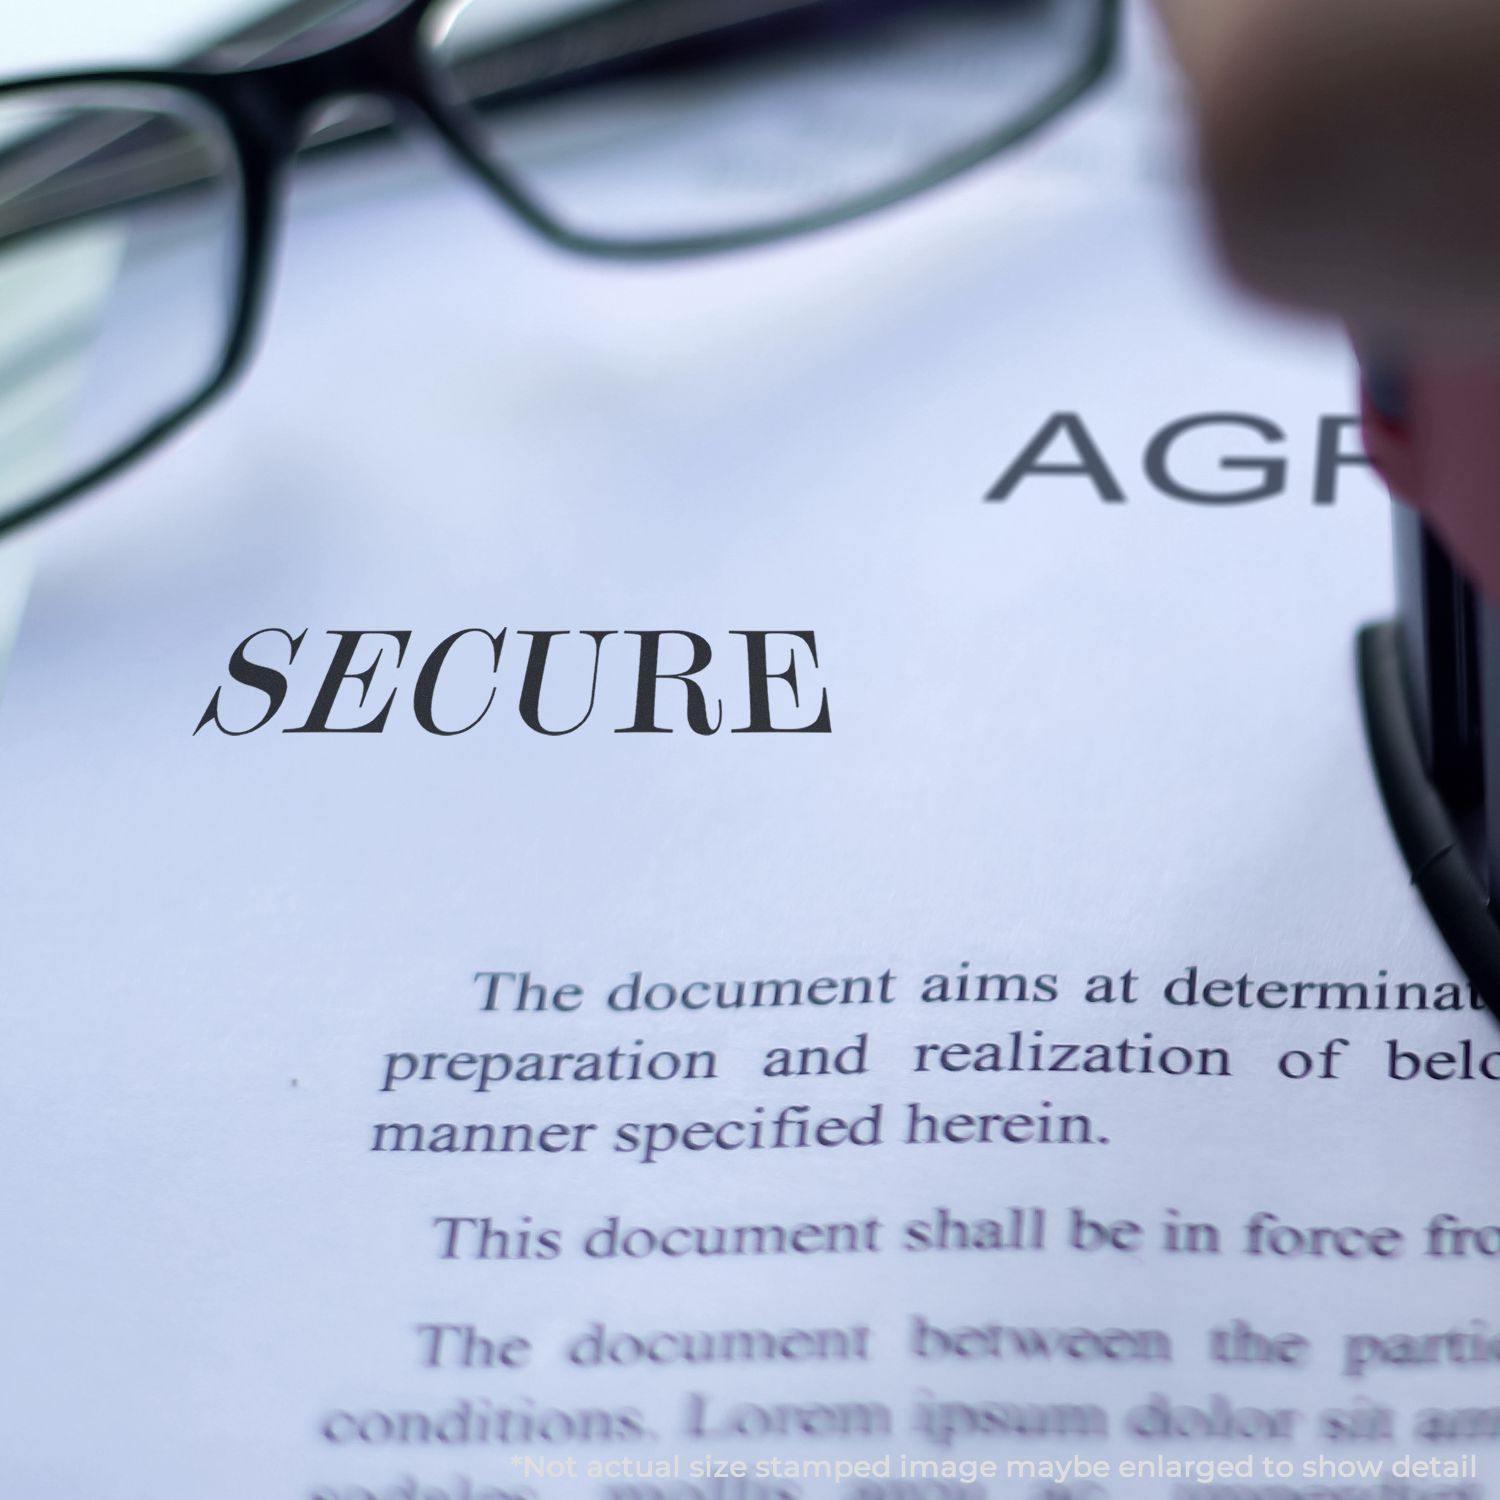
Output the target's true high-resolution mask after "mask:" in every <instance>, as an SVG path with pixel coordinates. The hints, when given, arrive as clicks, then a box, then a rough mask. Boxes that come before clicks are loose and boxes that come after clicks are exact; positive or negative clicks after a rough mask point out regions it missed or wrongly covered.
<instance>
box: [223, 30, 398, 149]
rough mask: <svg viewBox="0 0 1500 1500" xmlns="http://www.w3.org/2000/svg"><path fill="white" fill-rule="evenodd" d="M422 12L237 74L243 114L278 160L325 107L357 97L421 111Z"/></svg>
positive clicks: (298, 139) (293, 146)
mask: <svg viewBox="0 0 1500 1500" xmlns="http://www.w3.org/2000/svg"><path fill="white" fill-rule="evenodd" d="M422 9H425V7H412V8H410V9H407V10H403V11H402V12H400V13H399V14H397V15H396V16H394V17H393V18H392V19H391V20H390V21H388V22H386V23H385V24H384V25H381V26H379V27H376V28H375V29H374V30H372V31H369V32H366V33H364V34H362V35H359V36H355V37H350V38H348V39H347V40H344V41H341V42H337V43H335V44H334V45H332V46H329V47H325V48H323V49H321V50H319V51H316V52H311V53H308V54H307V55H306V56H303V57H296V58H290V59H288V60H287V61H285V62H278V63H272V64H269V65H267V66H265V67H261V68H255V69H251V70H249V71H247V72H245V73H243V74H241V75H240V77H241V80H242V85H243V90H242V98H243V102H244V104H245V105H246V106H247V109H246V113H247V114H248V115H249V116H250V117H251V118H252V119H253V120H254V123H255V126H256V128H257V130H258V131H259V133H260V134H261V135H262V137H263V138H265V139H266V140H267V142H268V144H270V145H272V146H273V147H274V148H275V149H276V152H277V154H278V155H280V156H282V157H287V156H290V155H291V154H292V153H293V152H295V150H296V149H297V147H298V145H299V144H300V143H301V141H302V139H303V136H304V135H305V133H306V131H307V129H308V127H309V125H310V124H311V122H312V121H313V119H314V118H315V117H316V116H317V115H318V114H319V113H320V112H321V111H322V110H323V109H324V108H325V107H326V106H327V105H329V104H330V103H333V102H334V101H336V100H339V99H348V98H352V97H354V98H357V97H360V96H364V97H367V98H369V97H373V98H380V99H386V100H389V101H390V102H392V103H394V104H397V105H416V106H419V107H420V106H422V105H423V104H424V103H425V101H426V98H427V94H428V90H427V86H426V80H425V76H424V74H423V71H422V68H421V63H420V60H419V51H418V48H417V46H416V37H415V29H414V22H415V21H417V20H419V18H420V13H421V10H422Z"/></svg>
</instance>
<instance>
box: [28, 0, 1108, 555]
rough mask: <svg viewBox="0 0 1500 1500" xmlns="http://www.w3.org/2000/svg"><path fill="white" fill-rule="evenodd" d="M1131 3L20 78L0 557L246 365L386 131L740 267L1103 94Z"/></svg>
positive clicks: (610, 244) (492, 7)
mask: <svg viewBox="0 0 1500 1500" xmlns="http://www.w3.org/2000/svg"><path fill="white" fill-rule="evenodd" d="M1117 9H1118V0H615V3H609V4H604V5H599V4H591V3H589V0H467V3H465V0H297V3H294V4H292V5H289V6H287V7H285V8H284V9H282V10H280V11H277V12H276V13H275V14H273V15H271V16H269V17H267V18H266V19H264V20H263V21H261V22H258V23H256V24H255V25H254V26H252V27H250V28H248V29H246V30H244V31H242V32H240V33H238V34H237V35H235V36H233V37H231V38H230V39H229V40H228V41H226V42H225V43H222V44H221V45H219V46H217V47H215V48H213V49H212V50H211V51H209V52H207V53H204V54H202V55H201V56H199V57H197V58H195V59H193V60H192V62H191V63H190V64H189V65H188V66H186V67H183V68H177V69H144V70H128V71H119V72H89V73H75V74H61V75H55V76H49V77H43V78H33V79H22V80H19V81H17V82H13V83H7V84H3V85H0V535H3V534H4V533H5V532H6V531H9V530H11V529H12V528H14V527H16V526H18V525H20V524H21V523H23V522H25V521H27V520H30V519H32V518H34V517H37V516H39V515H41V514H42V513H44V512H46V511H48V510H50V509H51V508H52V507H54V506H56V505H59V504H61V503H62V502H63V501H64V500H67V499H69V498H71V497H72V496H74V495H77V494H79V493H80V492H81V491H83V490H86V489H88V488H89V487H90V486H92V485H95V484H97V483H99V482H100V481H102V480H104V479H106V478H108V477H110V476H111V475H113V474H115V473H117V472H118V471H119V470H121V469H122V468H124V467H125V466H126V465H128V464H130V463H133V462H134V461H135V460H137V459H139V458H141V457H143V456H144V455H145V454H147V453H148V452H150V451H151V450H152V449H153V448H155V447H156V446H157V445H158V444H160V443H161V442H162V441H163V440H164V439H165V438H166V437H168V436H169V435H170V434H171V433H173V432H174V431H176V430H177V429H178V428H179V427H181V426H182V424H183V423H185V422H186V421H187V420H188V419H189V418H191V417H193V416H195V415H196V414H197V413H198V412H199V411H201V410H202V409H203V408H204V407H205V406H206V405H208V403H209V402H211V401H212V400H213V399H214V398H215V397H216V396H218V395H219V394H221V393H222V392H223V391H224V390H225V389H226V388H227V387H228V385H229V384H230V383H231V382H232V380H233V379H234V378H235V376H236V375H237V374H238V373H239V372H240V371H241V370H242V369H243V368H244V366H245V364H246V362H247V361H248V358H249V355H250V352H251V350H252V348H253V344H254V337H255V330H256V326H257V323H258V320H259V317H260V313H261V310H262V306H263V303H264V300H265V288H266V283H267V271H268V267H269V263H270V260H271V252H272V246H273V241H274V239H275V233H276V228H277V223H278V217H279V207H280V201H281V194H282V187H283V184H284V182H285V180H286V177H287V168H288V166H289V164H290V163H291V161H292V159H293V157H294V156H295V155H296V154H297V153H298V151H299V150H301V149H303V148H304V146H308V145H312V146H315V147H317V146H327V145H332V144H334V143H336V142H338V141H341V140H348V139H369V138H372V137H373V136H375V135H378V134H382V133H384V132H385V130H386V129H387V128H388V122H389V118H390V116H391V114H392V112H394V113H395V115H396V116H397V117H406V118H411V119H414V120H417V121H419V122H425V123H426V125H427V126H429V127H430V128H431V129H433V130H435V131H436V133H437V135H438V136H439V137H440V138H441V139H442V141H444V142H445V143H446V144H447V146H448V147H449V148H451V151H452V154H453V155H454V156H455V157H456V159H457V160H458V161H459V162H460V163H461V164H462V165H463V166H465V167H467V168H468V169H469V170H470V171H471V172H472V173H474V174H475V175H476V176H477V177H478V178H479V179H480V181H482V182H483V183H484V184H485V185H486V186H487V187H488V188H489V189H490V190H491V191H492V192H493V193H494V194H495V195H496V196H497V197H498V198H499V199H500V200H501V201H502V202H503V203H505V204H506V205H507V206H508V207H509V208H511V209H512V210H514V212H516V213H517V214H519V215H520V217H521V218H522V219H523V220H524V221H525V222H526V223H527V224H529V225H530V226H531V227H532V228H533V229H534V230H536V231H538V232H539V233H541V234H542V235H544V236H545V237H546V238H547V239H549V240H550V241H552V242H553V243H555V244H557V245H559V246H563V247H565V248H567V249H569V250H575V251H582V252H586V253H589V254H594V255H607V256H617V257H637V258H640V257H665V256H687V255H697V254H702V253H705V252H710V251H721V250H728V249H733V248H736V247H739V246H747V245H752V244H758V243H762V242H765V241H769V240H772V239H776V238H780V237H783V236H787V235H792V234H800V233H804V232H807V231H810V230H814V229H818V228H821V227H824V226H827V225H832V224H835V223H838V222H840V221H842V220H846V219H849V218H852V217H854V216H856V215H859V214H864V213H868V212H870V211H872V210H875V209H878V208H881V207H884V206H886V205H889V204H893V203H895V202H897V201H899V200H900V199H903V198H906V197H908V196H910V195H911V194H913V193H916V192H918V191H920V190H922V189H925V188H928V187H931V186H933V185H935V184H937V183H939V182H941V181H943V180H944V179H946V178H949V177H952V176H954V175H955V174H957V173H958V172H961V171H963V170H965V169H967V168H969V167H971V166H974V165H976V164H977V163H979V162H981V161H983V160H985V159H986V158H988V157H991V156H994V155H995V154H997V153H998V152H1000V151H1002V150H1003V149H1005V148H1006V147H1009V146H1011V145H1014V144H1015V143H1016V142H1018V141H1020V140H1022V139H1024V138H1025V137H1027V136H1029V135H1030V134H1031V133H1033V132H1034V131H1036V130H1037V129H1039V128H1040V127H1041V126H1042V125H1044V124H1045V123H1046V122H1048V121H1049V120H1051V119H1053V118H1054V117H1055V116H1056V115H1058V114H1059V113H1060V112H1061V111H1062V110H1064V109H1065V108H1066V107H1067V106H1068V105H1069V104H1070V103H1071V102H1072V101H1073V100H1075V99H1077V98H1078V97H1079V96H1080V95H1081V94H1082V93H1083V92H1084V91H1085V90H1086V89H1088V88H1089V87H1090V86H1091V85H1092V84H1093V83H1094V82H1095V81H1096V80H1098V79H1099V78H1100V77H1101V76H1102V75H1103V74H1104V72H1105V71H1106V69H1107V67H1108V65H1109V63H1110V60H1111V58H1112V55H1113V50H1114V38H1115V31H1116V25H1117ZM331 101H336V102H337V103H338V104H339V105H340V106H341V107H342V112H341V113H340V114H338V115H337V116H336V117H335V118H333V119H332V121H331V122H330V121H326V120H325V122H324V124H323V125H322V128H320V129H316V130H313V129H311V127H312V126H313V125H314V122H315V117H320V116H325V115H326V107H327V106H328V105H329V104H330V102H331Z"/></svg>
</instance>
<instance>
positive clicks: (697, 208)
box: [431, 0, 1107, 242]
mask: <svg viewBox="0 0 1500 1500" xmlns="http://www.w3.org/2000/svg"><path fill="white" fill-rule="evenodd" d="M440 19H441V22H442V25H441V27H440V29H439V30H438V31H437V32H436V33H435V34H434V36H433V38H432V43H431V46H432V55H433V58H434V62H435V66H436V68H437V71H438V78H439V84H440V86H441V88H442V89H443V90H444V92H445V93H446V94H447V96H448V97H449V98H450V99H451V100H453V101H454V102H455V103H457V104H458V105H460V106H462V107H464V108H465V109H466V110H467V111H468V114H469V118H470V120H471V122H473V123H474V124H475V125H476V127H477V128H476V129H475V131H474V135H475V138H476V140H477V141H478V142H479V143H480V145H481V148H482V149H485V150H487V151H488V152H489V154H490V156H491V158H492V159H493V161H494V162H495V164H496V165H497V166H498V167H500V168H502V169H503V170H505V171H507V172H508V173H509V174H511V176H512V177H513V179H514V180H515V181H517V183H518V184H519V185H521V186H522V187H523V188H524V189H525V190H526V191H528V192H529V193H530V194H531V195H532V196H533V197H534V198H535V199H536V201H537V202H538V203H539V204H540V205H541V206H542V207H543V208H544V209H545V210H546V211H547V212H548V213H550V214H551V215H552V216H553V217H554V218H555V219H557V220H558V221H559V222H561V223H563V224H564V225H566V226H567V227H568V228H570V229H572V230H573V231H574V232H576V233H579V234H584V235H588V236H591V237H594V238H599V239H606V240H615V241H634V242H649V241H671V240H676V239H696V238H701V237H704V236H713V235H736V234H744V233H756V232H761V231H768V230H774V229H776V228H778V227H790V226H793V225H795V224H796V223H797V222H798V221H802V220H806V219H810V218H817V217H820V216H822V215H827V214H834V213H838V212H841V211H847V210H850V209H854V208H858V207H860V206H862V205H866V204H872V203H873V202H875V201H880V200H883V199H885V198H888V197H893V196H898V195H899V194H900V193H902V192H907V191H911V190H913V189H915V188H917V187H920V186H922V185H923V184H924V183H925V182H926V181H929V180H931V179H933V178H934V177H937V176H940V175H942V174H943V173H945V172H947V171H951V170H954V169H956V168H958V167H961V166H963V165H966V164H967V163H968V162H969V161H971V160H975V159H977V158H979V157H981V156H983V155H984V154H985V153H986V152H987V151H990V150H993V149H995V148H996V147H998V146H1000V145H1002V144H1003V143H1004V142H1005V141H1006V140H1007V139H1008V138H1009V137H1011V136H1012V135H1013V134H1015V133H1018V132H1020V131H1022V130H1024V129H1025V128H1027V127H1028V126H1029V125H1031V124H1034V123H1037V122H1038V121H1039V120H1040V119H1042V118H1044V117H1045V116H1046V115H1048V114H1050V113H1051V112H1052V110H1053V109H1055V108H1057V107H1059V106H1060V105H1061V104H1062V103H1063V102H1065V101H1066V99H1067V98H1069V97H1071V95H1072V92H1073V91H1074V90H1075V89H1076V88H1077V87H1078V86H1079V85H1080V84H1081V83H1082V82H1083V81H1084V79H1085V78H1086V77H1087V76H1089V74H1090V70H1091V67H1092V64H1093V62H1094V60H1095V58H1096V56H1097V53H1098V48H1099V44H1100V42H1101V41H1102V39H1103V35H1104V27H1105V25H1106V22H1107V10H1106V5H1105V3H1104V0H619V3H615V4H611V5H607V6H602V7H601V6H599V5H597V4H593V5H590V4H580V3H577V0H573V3H569V0H530V3H526V0H519V3H518V0H468V3H466V4H462V3H461V4H458V5H456V6H455V7H454V8H453V9H451V10H449V11H447V12H444V13H442V15H441V17H440Z"/></svg>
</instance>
